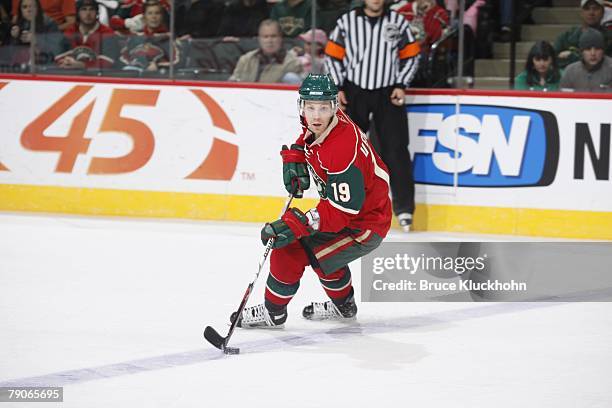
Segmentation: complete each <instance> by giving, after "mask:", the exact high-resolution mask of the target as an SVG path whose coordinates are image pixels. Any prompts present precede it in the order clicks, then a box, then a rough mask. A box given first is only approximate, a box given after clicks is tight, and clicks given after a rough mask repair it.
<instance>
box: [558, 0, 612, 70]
mask: <svg viewBox="0 0 612 408" xmlns="http://www.w3.org/2000/svg"><path fill="white" fill-rule="evenodd" d="M580 6H581V7H582V10H581V12H580V15H581V17H582V25H581V26H578V27H573V28H572V29H570V30H569V31H566V32H564V33H562V34H561V35H560V36H559V37H557V40H556V41H555V50H556V51H557V58H558V59H559V66H560V67H561V68H565V67H566V66H568V65H569V64H571V63H573V62H576V61H579V60H580V58H581V55H580V48H579V46H578V42H579V40H580V36H581V34H582V33H583V32H584V31H585V30H587V29H588V28H594V29H596V30H599V31H601V32H602V33H603V34H604V40H605V47H604V50H605V53H606V54H607V55H608V56H612V30H605V29H604V28H603V27H602V26H601V20H602V18H603V14H604V1H603V0H581V2H580Z"/></svg>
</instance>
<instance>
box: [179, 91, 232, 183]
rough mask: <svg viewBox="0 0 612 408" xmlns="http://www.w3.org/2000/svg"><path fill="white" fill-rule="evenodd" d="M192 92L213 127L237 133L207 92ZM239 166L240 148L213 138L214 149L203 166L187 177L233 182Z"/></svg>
mask: <svg viewBox="0 0 612 408" xmlns="http://www.w3.org/2000/svg"><path fill="white" fill-rule="evenodd" d="M191 92H192V93H193V94H194V95H195V96H196V97H197V98H198V99H199V100H200V102H202V104H203V105H204V107H205V108H206V110H207V111H208V113H209V115H210V117H211V118H212V122H213V125H214V126H215V127H218V128H220V129H223V130H226V131H228V132H231V133H234V134H235V133H236V131H235V130H234V126H233V125H232V122H231V121H230V119H229V117H228V116H227V114H226V113H225V111H224V110H223V109H222V108H221V106H219V104H218V103H217V102H216V101H215V100H214V99H213V98H211V97H210V95H208V94H207V93H206V92H204V91H202V90H199V89H192V90H191ZM237 164H238V146H236V145H234V144H232V143H228V142H226V141H223V140H221V139H219V138H216V137H213V143H212V147H211V149H210V152H209V153H208V156H206V158H205V159H204V161H203V162H202V164H200V166H198V168H197V169H196V170H195V171H194V172H193V173H191V174H190V175H189V176H187V177H185V178H187V179H200V180H201V179H208V180H231V179H232V176H233V175H234V172H235V171H236V166H237Z"/></svg>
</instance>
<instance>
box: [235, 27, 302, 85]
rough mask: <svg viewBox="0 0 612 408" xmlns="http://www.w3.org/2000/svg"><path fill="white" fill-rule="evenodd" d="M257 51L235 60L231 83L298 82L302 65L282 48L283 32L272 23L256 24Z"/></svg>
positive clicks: (292, 54) (293, 55)
mask: <svg viewBox="0 0 612 408" xmlns="http://www.w3.org/2000/svg"><path fill="white" fill-rule="evenodd" d="M258 41H259V48H257V49H255V50H253V51H249V52H247V53H246V54H244V55H243V56H242V57H240V59H239V60H238V63H237V64H236V69H234V73H233V74H232V76H231V77H230V78H229V80H230V81H242V82H286V83H299V82H300V81H301V77H300V74H301V73H302V64H300V61H298V59H297V58H296V56H295V54H294V53H292V52H286V51H285V50H284V49H283V33H282V31H281V27H280V24H279V23H278V21H275V20H270V19H267V20H264V21H262V22H261V24H259V35H258Z"/></svg>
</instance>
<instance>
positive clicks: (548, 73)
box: [514, 41, 561, 91]
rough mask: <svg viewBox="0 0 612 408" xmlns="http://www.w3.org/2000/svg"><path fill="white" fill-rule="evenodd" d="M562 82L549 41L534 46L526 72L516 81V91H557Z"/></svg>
mask: <svg viewBox="0 0 612 408" xmlns="http://www.w3.org/2000/svg"><path fill="white" fill-rule="evenodd" d="M560 81H561V70H560V69H559V66H558V65H557V58H556V56H555V49H554V48H553V46H552V45H550V43H548V42H547V41H538V42H536V43H535V44H533V47H531V50H529V54H528V55H527V61H526V62H525V70H524V71H523V72H521V73H520V74H519V75H518V76H517V77H516V78H515V80H514V89H518V90H524V91H556V90H558V89H559V82H560Z"/></svg>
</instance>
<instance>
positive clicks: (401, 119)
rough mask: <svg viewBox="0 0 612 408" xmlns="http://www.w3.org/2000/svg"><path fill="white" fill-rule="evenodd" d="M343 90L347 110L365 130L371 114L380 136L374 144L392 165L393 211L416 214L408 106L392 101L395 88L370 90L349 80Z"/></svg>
mask: <svg viewBox="0 0 612 408" xmlns="http://www.w3.org/2000/svg"><path fill="white" fill-rule="evenodd" d="M343 90H344V93H345V95H346V98H347V100H348V105H347V107H346V113H347V114H348V115H349V117H350V118H351V119H352V120H353V121H354V122H355V123H356V124H357V126H359V127H360V128H361V130H363V131H364V132H367V131H368V129H370V113H372V116H373V119H374V129H375V131H376V134H377V135H378V143H372V144H373V145H374V147H375V148H376V151H377V153H378V154H379V155H380V157H381V158H382V160H383V161H384V162H385V164H386V165H387V167H388V168H389V173H390V174H389V177H390V182H391V196H392V198H393V212H394V213H395V214H396V215H397V214H401V213H405V212H407V213H410V214H412V213H414V179H413V177H412V160H410V153H408V119H407V117H406V107H405V106H404V105H402V106H396V105H394V104H392V103H391V92H392V91H393V87H387V88H380V89H375V90H373V91H369V90H367V89H362V88H360V87H358V86H357V85H355V84H353V83H351V82H348V81H346V82H345V83H344V87H343ZM373 142H374V141H373Z"/></svg>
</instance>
